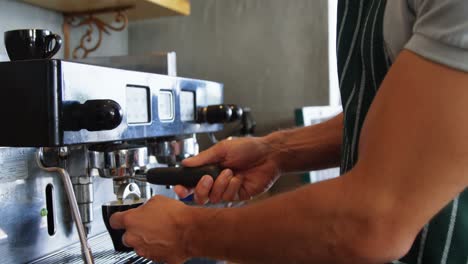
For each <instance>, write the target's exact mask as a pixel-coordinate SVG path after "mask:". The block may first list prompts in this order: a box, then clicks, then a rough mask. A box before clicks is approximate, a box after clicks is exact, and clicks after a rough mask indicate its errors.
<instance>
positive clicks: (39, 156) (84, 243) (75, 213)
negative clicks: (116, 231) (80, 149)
mask: <svg viewBox="0 0 468 264" xmlns="http://www.w3.org/2000/svg"><path fill="white" fill-rule="evenodd" d="M43 156H44V149H43V148H39V149H38V151H37V153H36V162H37V165H38V166H39V168H41V169H42V170H45V171H48V172H57V173H58V174H60V177H61V178H62V181H63V185H64V186H65V193H66V195H67V198H68V202H69V205H70V210H71V214H72V217H73V222H75V226H76V229H77V231H78V236H79V237H80V244H81V252H82V253H83V258H84V261H85V263H86V264H94V259H93V254H92V252H91V248H90V247H89V245H88V240H87V237H86V232H85V229H84V226H83V223H82V222H81V216H80V211H79V210H78V203H77V201H76V197H75V192H74V191H73V185H72V182H71V179H70V175H69V174H68V172H67V170H65V169H63V168H60V167H46V166H45V165H44V163H43Z"/></svg>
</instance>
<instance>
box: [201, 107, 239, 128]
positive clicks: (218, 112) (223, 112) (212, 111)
mask: <svg viewBox="0 0 468 264" xmlns="http://www.w3.org/2000/svg"><path fill="white" fill-rule="evenodd" d="M241 117H242V108H240V107H238V106H236V105H209V106H206V107H200V108H198V112H197V123H209V124H216V123H229V122H233V121H236V120H239V119H240V118H241Z"/></svg>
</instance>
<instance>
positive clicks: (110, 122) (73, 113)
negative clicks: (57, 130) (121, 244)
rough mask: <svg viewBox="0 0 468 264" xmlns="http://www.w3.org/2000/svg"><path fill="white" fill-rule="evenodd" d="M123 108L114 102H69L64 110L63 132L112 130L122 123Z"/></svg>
mask: <svg viewBox="0 0 468 264" xmlns="http://www.w3.org/2000/svg"><path fill="white" fill-rule="evenodd" d="M122 118H123V112H122V107H120V105H119V104H118V103H117V102H115V101H112V100H89V101H86V102H85V103H84V104H80V103H79V102H69V103H67V104H65V105H64V109H63V130H65V131H79V130H81V129H86V130H88V131H102V130H112V129H114V128H116V127H118V126H119V125H120V123H122Z"/></svg>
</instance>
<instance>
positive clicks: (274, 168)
mask: <svg viewBox="0 0 468 264" xmlns="http://www.w3.org/2000/svg"><path fill="white" fill-rule="evenodd" d="M276 152H277V151H276V150H275V149H273V148H272V146H271V145H270V144H269V143H268V142H267V141H266V140H265V138H259V137H248V138H237V139H233V140H224V141H221V142H220V143H218V144H216V145H214V146H213V147H211V148H209V149H207V150H205V151H203V152H201V153H200V154H199V155H197V156H195V157H192V158H189V159H186V160H184V161H183V162H182V165H184V166H186V167H197V166H203V165H208V164H217V165H219V166H220V167H222V168H226V169H224V170H223V171H222V172H221V174H220V175H219V176H218V177H217V178H216V181H215V182H213V178H211V177H210V176H204V177H203V178H202V179H201V180H200V181H199V182H198V185H197V186H196V187H195V189H194V190H190V189H187V188H185V187H183V186H180V185H178V186H176V187H175V188H174V191H175V192H176V193H177V195H178V196H179V197H181V198H184V197H186V196H188V195H189V194H191V193H192V192H194V193H195V201H196V202H197V203H199V204H205V203H207V202H208V201H210V202H212V203H219V202H221V201H225V202H227V201H234V200H236V199H240V200H247V199H250V198H252V197H253V196H256V195H258V194H261V193H263V192H265V191H266V190H268V189H269V188H270V187H271V186H272V185H273V183H274V182H275V181H276V180H277V179H278V177H279V175H280V168H279V165H278V162H277V161H276V160H275V158H274V155H275V153H276Z"/></svg>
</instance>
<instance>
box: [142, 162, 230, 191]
mask: <svg viewBox="0 0 468 264" xmlns="http://www.w3.org/2000/svg"><path fill="white" fill-rule="evenodd" d="M220 173H221V168H220V167H218V166H216V165H207V166H201V167H163V168H159V167H158V168H153V169H150V170H148V171H147V172H146V180H147V181H148V182H149V183H152V184H157V185H183V186H185V187H189V188H191V187H195V186H197V183H198V181H200V179H201V178H202V177H203V176H205V175H210V176H211V177H212V178H213V180H216V178H217V177H218V176H219V174H220Z"/></svg>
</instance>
